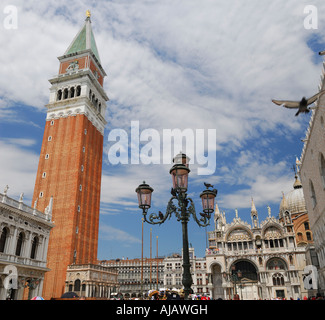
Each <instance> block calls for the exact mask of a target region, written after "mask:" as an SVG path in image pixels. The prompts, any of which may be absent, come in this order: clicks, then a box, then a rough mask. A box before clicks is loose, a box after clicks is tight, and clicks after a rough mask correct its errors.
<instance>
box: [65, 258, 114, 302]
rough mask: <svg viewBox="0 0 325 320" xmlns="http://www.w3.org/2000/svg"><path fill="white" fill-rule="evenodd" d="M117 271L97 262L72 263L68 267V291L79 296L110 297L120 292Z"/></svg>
mask: <svg viewBox="0 0 325 320" xmlns="http://www.w3.org/2000/svg"><path fill="white" fill-rule="evenodd" d="M117 275H118V274H117V271H116V270H115V269H114V268H109V267H104V266H101V265H97V264H82V265H76V264H73V265H70V266H68V269H67V279H66V283H65V291H66V292H71V291H72V292H75V293H76V294H77V295H78V296H79V297H84V298H97V299H100V298H101V299H108V298H110V297H111V296H112V295H113V294H114V293H115V292H118V279H117Z"/></svg>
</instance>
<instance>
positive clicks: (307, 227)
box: [304, 222, 309, 230]
mask: <svg viewBox="0 0 325 320" xmlns="http://www.w3.org/2000/svg"><path fill="white" fill-rule="evenodd" d="M304 226H305V230H309V222H304Z"/></svg>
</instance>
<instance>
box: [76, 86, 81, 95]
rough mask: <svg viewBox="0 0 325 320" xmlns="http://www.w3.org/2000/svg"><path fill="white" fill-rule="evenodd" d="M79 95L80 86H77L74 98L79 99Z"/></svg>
mask: <svg viewBox="0 0 325 320" xmlns="http://www.w3.org/2000/svg"><path fill="white" fill-rule="evenodd" d="M80 94H81V86H77V90H76V96H77V97H79V96H80Z"/></svg>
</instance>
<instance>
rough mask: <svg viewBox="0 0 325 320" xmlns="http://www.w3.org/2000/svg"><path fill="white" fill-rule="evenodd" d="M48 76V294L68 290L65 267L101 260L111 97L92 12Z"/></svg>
mask: <svg viewBox="0 0 325 320" xmlns="http://www.w3.org/2000/svg"><path fill="white" fill-rule="evenodd" d="M58 59H59V61H60V68H59V73H58V75H57V76H55V77H54V78H53V79H50V80H49V81H50V83H51V85H52V86H51V88H50V100H49V103H48V104H47V105H46V108H47V116H46V124H45V130H44V137H43V143H42V148H41V154H40V159H39V164H38V170H37V176H36V183H35V189H34V195H33V204H34V205H36V207H37V209H39V210H43V211H44V210H45V208H46V206H47V204H48V203H49V201H50V199H51V197H53V209H52V219H53V221H54V224H55V226H54V228H53V229H52V231H51V234H50V240H49V247H48V255H47V267H48V268H49V269H50V271H49V272H47V273H46V276H45V280H44V287H43V296H44V298H45V299H50V298H51V297H55V298H58V297H60V296H61V295H62V293H63V292H64V285H65V279H66V270H67V266H68V265H70V264H86V263H95V262H96V259H97V245H98V226H99V206H100V189H101V174H102V154H103V135H104V127H105V125H106V121H105V118H104V117H105V111H106V101H108V97H107V95H106V93H105V91H104V89H103V80H104V77H105V76H106V73H105V71H104V69H103V67H102V65H101V62H100V58H99V54H98V50H97V46H96V42H95V38H94V34H93V31H92V27H91V20H90V12H89V11H87V18H86V21H85V23H84V25H83V26H82V28H81V30H80V31H79V33H78V34H77V35H76V37H75V38H74V40H73V41H72V43H71V45H70V46H69V48H68V49H67V51H66V52H65V54H64V55H63V56H61V57H59V58H58Z"/></svg>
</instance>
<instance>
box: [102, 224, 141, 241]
mask: <svg viewBox="0 0 325 320" xmlns="http://www.w3.org/2000/svg"><path fill="white" fill-rule="evenodd" d="M99 236H100V239H102V240H109V241H111V240H114V241H118V242H120V243H123V244H129V243H141V239H138V238H137V237H134V236H132V235H131V234H129V233H127V232H125V231H123V230H120V229H117V228H114V227H112V226H109V225H106V224H104V223H101V224H100V226H99Z"/></svg>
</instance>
